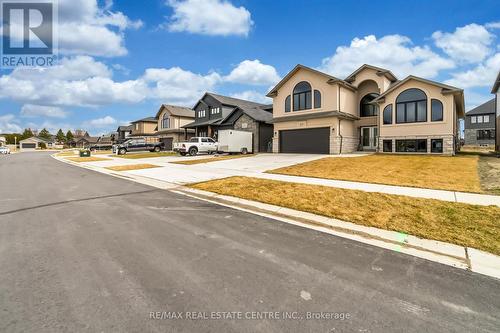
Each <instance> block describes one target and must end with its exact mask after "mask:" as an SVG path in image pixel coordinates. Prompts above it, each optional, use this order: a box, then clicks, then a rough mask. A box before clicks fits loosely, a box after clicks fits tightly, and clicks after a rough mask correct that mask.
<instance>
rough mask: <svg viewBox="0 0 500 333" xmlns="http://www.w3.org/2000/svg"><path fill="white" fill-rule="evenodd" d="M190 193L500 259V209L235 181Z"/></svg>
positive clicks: (242, 179) (215, 183)
mask: <svg viewBox="0 0 500 333" xmlns="http://www.w3.org/2000/svg"><path fill="white" fill-rule="evenodd" d="M191 187H193V188H196V189H200V190H205V191H210V192H215V193H219V194H224V195H230V196H235V197H239V198H244V199H248V200H255V201H260V202H264V203H269V204H273V205H277V206H282V207H287V208H292V209H296V210H300V211H305V212H310V213H314V214H319V215H323V216H328V217H333V218H337V219H340V220H344V221H349V222H353V223H356V224H360V225H365V226H370V227H376V228H381V229H387V230H393V231H399V232H404V233H408V234H411V235H415V236H418V237H422V238H427V239H435V240H439V241H444V242H450V243H454V244H457V245H461V246H470V247H473V248H476V249H480V250H484V251H488V252H491V253H495V254H497V255H500V207H496V206H476V205H468V204H462V203H454V202H446V201H439V200H431V199H419V198H412V197H405V196H398V195H390V194H380V193H370V192H363V191H357V190H345V189H338V188H332V187H326V186H318V185H307V184H298V183H289V182H281V181H275V180H266V179H258V178H248V177H231V178H225V179H220V180H214V181H209V182H204V183H198V184H193V185H191Z"/></svg>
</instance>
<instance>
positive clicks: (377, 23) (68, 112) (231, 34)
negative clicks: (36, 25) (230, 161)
mask: <svg viewBox="0 0 500 333" xmlns="http://www.w3.org/2000/svg"><path fill="white" fill-rule="evenodd" d="M59 4H60V8H59V25H58V30H59V35H60V40H59V46H60V51H59V56H60V64H59V65H58V66H57V67H55V68H52V69H47V70H43V71H42V70H33V69H30V70H27V69H25V70H14V71H12V70H1V73H0V132H4V133H8V132H12V131H18V130H20V129H23V128H25V127H28V126H29V127H32V128H42V127H47V128H49V129H50V130H52V131H54V130H56V129H58V128H63V129H64V130H67V129H75V128H82V127H83V128H85V129H88V130H89V131H90V132H91V133H93V134H96V135H97V134H101V133H106V132H108V131H110V130H113V129H115V128H116V127H117V126H118V125H120V124H123V123H126V122H127V121H130V120H135V119H138V118H141V117H146V116H152V115H154V114H155V113H156V111H157V109H158V107H159V105H160V104H161V103H170V104H178V105H184V106H192V105H193V104H194V102H195V101H196V100H197V99H198V98H199V97H201V95H202V94H203V92H204V91H207V90H208V91H214V92H218V93H221V94H227V95H232V96H236V97H242V98H248V99H252V100H256V101H261V102H266V101H268V100H266V98H265V93H266V92H267V91H268V90H269V88H270V87H272V85H273V84H274V83H276V81H277V80H279V79H280V78H281V77H283V76H284V75H286V73H287V72H288V71H289V70H290V69H292V68H293V67H294V66H295V65H296V64H297V63H301V64H304V65H307V66H310V67H314V68H317V69H320V70H322V71H325V72H328V73H330V74H332V75H335V76H337V77H339V78H344V77H345V76H347V75H348V74H349V73H350V72H352V71H353V70H354V69H356V68H357V67H359V66H360V65H361V64H363V63H369V64H372V65H376V66H380V67H384V68H387V69H390V70H391V71H393V72H394V73H395V74H396V75H397V76H398V78H404V77H405V76H406V75H409V74H413V75H417V76H422V77H425V78H429V79H432V80H437V81H441V82H445V83H448V84H452V85H455V86H458V87H461V88H464V89H465V98H466V104H467V105H468V106H469V107H472V106H475V105H478V104H480V103H482V102H485V101H487V100H488V99H490V98H492V95H491V94H490V93H489V91H490V89H491V85H492V84H493V80H494V78H495V76H496V73H498V70H500V43H499V37H500V11H499V10H498V1H474V2H472V1H456V0H455V1H406V2H402V1H380V2H376V1H319V0H318V1H315V0H308V1H306V0H305V1H278V0H276V1H264V0H259V1H255V0H254V1H250V0H245V1H241V0H231V1H223V0H166V1H165V0H147V1H118V0H115V1H114V2H112V1H95V0H59Z"/></svg>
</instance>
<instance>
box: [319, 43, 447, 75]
mask: <svg viewBox="0 0 500 333" xmlns="http://www.w3.org/2000/svg"><path fill="white" fill-rule="evenodd" d="M365 63H366V64H370V65H374V66H379V67H383V68H387V69H389V70H391V71H392V72H393V73H394V74H396V75H397V76H399V77H405V76H407V75H410V74H413V75H418V76H421V77H426V78H433V77H435V76H436V75H438V73H439V72H440V71H441V70H444V69H450V68H453V67H454V63H453V61H451V60H450V59H445V58H443V57H441V56H439V55H438V54H436V53H434V52H433V51H432V50H431V49H430V48H429V47H427V46H412V42H411V40H410V39H409V38H408V37H405V36H401V35H387V36H384V37H382V38H380V39H377V38H376V37H375V36H374V35H369V36H365V37H364V38H354V39H353V40H352V41H351V44H350V45H349V46H339V47H337V49H336V51H335V54H334V55H332V56H331V57H328V58H325V59H323V63H322V66H321V68H320V69H321V70H323V71H326V72H328V73H331V74H332V75H335V76H340V77H345V76H347V75H349V74H350V73H352V72H353V71H354V70H356V69H357V68H359V67H360V66H361V65H363V64H365Z"/></svg>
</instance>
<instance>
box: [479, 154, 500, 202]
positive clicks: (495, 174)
mask: <svg viewBox="0 0 500 333" xmlns="http://www.w3.org/2000/svg"><path fill="white" fill-rule="evenodd" d="M478 167H479V179H480V180H481V187H482V189H483V190H484V191H485V192H488V193H491V194H496V195H500V158H498V157H495V156H492V155H485V156H480V157H479V166H478Z"/></svg>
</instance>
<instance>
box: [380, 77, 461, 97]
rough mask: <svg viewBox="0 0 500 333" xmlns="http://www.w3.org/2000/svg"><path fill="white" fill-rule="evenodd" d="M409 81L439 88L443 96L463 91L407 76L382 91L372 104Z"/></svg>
mask: <svg viewBox="0 0 500 333" xmlns="http://www.w3.org/2000/svg"><path fill="white" fill-rule="evenodd" d="M410 80H416V81H420V82H423V83H427V84H430V85H433V86H437V87H441V88H442V89H443V90H442V93H443V94H451V93H455V92H460V93H463V90H462V89H460V88H457V87H453V86H449V85H447V84H444V83H439V82H436V81H431V80H427V79H424V78H421V77H418V76H413V75H409V76H407V77H406V78H405V79H404V80H401V81H398V82H397V83H395V84H393V85H392V86H391V87H390V88H389V89H387V90H386V91H384V93H382V94H381V95H380V96H378V97H377V98H375V99H374V100H373V101H372V102H378V101H380V100H383V98H384V97H385V96H387V95H388V94H390V93H391V92H392V91H393V90H394V89H396V88H397V87H399V86H401V85H403V84H405V83H406V82H408V81H410Z"/></svg>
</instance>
